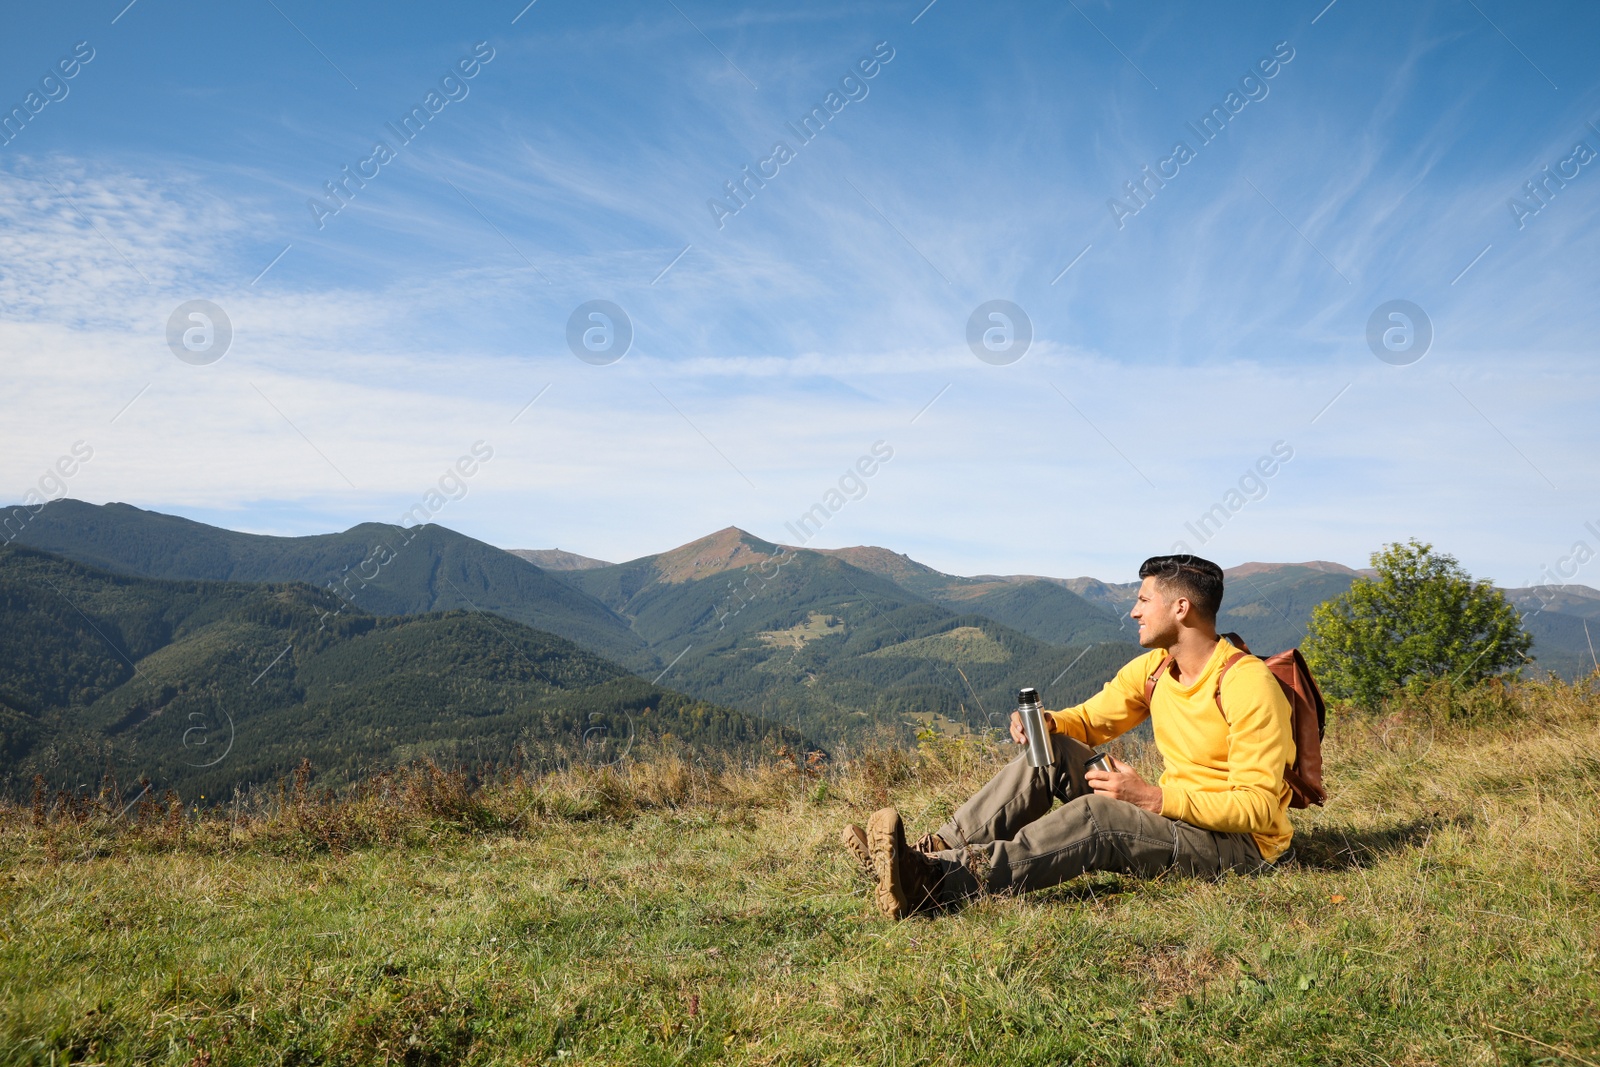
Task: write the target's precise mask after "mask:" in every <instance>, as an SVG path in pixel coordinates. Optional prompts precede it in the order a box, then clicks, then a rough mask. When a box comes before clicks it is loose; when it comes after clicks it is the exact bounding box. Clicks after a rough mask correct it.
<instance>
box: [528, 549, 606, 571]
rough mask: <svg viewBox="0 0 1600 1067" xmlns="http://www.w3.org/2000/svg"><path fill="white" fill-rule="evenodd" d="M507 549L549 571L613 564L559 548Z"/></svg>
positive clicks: (586, 568)
mask: <svg viewBox="0 0 1600 1067" xmlns="http://www.w3.org/2000/svg"><path fill="white" fill-rule="evenodd" d="M506 551H507V552H509V553H511V554H512V555H513V556H516V557H517V558H518V559H525V560H527V561H528V562H529V563H532V564H533V565H534V566H535V567H540V568H542V569H544V570H547V571H585V570H589V569H591V568H594V567H609V566H611V564H610V563H608V562H606V561H605V560H603V559H590V558H589V557H588V556H580V555H578V554H577V553H576V552H564V551H562V550H561V549H559V548H508V549H506Z"/></svg>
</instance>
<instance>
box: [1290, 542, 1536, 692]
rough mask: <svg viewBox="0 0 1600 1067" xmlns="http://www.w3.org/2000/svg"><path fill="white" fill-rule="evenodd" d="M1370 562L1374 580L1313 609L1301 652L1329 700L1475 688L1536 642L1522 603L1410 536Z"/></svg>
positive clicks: (1519, 660)
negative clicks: (1441, 685)
mask: <svg viewBox="0 0 1600 1067" xmlns="http://www.w3.org/2000/svg"><path fill="white" fill-rule="evenodd" d="M1371 560H1372V566H1373V567H1374V568H1375V569H1376V570H1377V572H1378V576H1377V577H1376V578H1357V579H1356V580H1355V582H1354V584H1352V585H1351V586H1350V589H1349V590H1348V591H1347V592H1345V593H1344V594H1343V595H1341V596H1337V597H1335V598H1334V599H1332V600H1329V601H1325V602H1324V603H1322V604H1319V605H1317V607H1316V608H1315V610H1313V611H1312V613H1311V625H1310V627H1309V628H1308V630H1307V635H1306V642H1305V645H1304V647H1303V649H1302V651H1303V652H1304V654H1305V657H1306V662H1307V663H1308V664H1309V665H1310V667H1311V670H1312V671H1313V672H1314V673H1315V674H1316V676H1317V682H1318V684H1319V685H1321V687H1322V689H1323V690H1324V692H1326V693H1327V695H1328V696H1330V697H1334V698H1337V699H1343V700H1349V701H1351V702H1353V703H1355V704H1356V705H1358V706H1359V707H1362V708H1366V709H1368V710H1376V709H1377V708H1378V707H1379V706H1380V705H1381V704H1382V702H1383V699H1384V697H1387V696H1389V695H1390V694H1392V693H1393V692H1394V691H1395V690H1396V689H1399V688H1402V687H1407V688H1416V687H1420V686H1422V685H1426V684H1427V683H1428V682H1431V681H1434V680H1436V679H1440V678H1449V679H1451V680H1452V681H1455V682H1462V683H1465V684H1467V685H1471V684H1473V683H1474V682H1479V681H1482V680H1483V679H1485V678H1490V677H1493V676H1494V675H1497V674H1500V673H1502V672H1504V671H1507V670H1511V671H1513V672H1514V671H1515V670H1516V669H1517V668H1518V667H1520V666H1521V665H1522V664H1523V663H1524V662H1525V661H1526V659H1527V651H1528V648H1529V646H1530V645H1531V644H1532V643H1533V639H1532V638H1531V637H1529V636H1528V634H1527V633H1526V632H1525V631H1524V630H1523V629H1522V620H1521V618H1520V617H1519V616H1518V614H1517V610H1516V608H1514V607H1512V605H1511V604H1510V603H1509V602H1507V600H1506V598H1505V596H1504V595H1503V594H1502V593H1501V592H1500V591H1499V590H1498V589H1496V588H1494V586H1493V585H1492V584H1491V583H1490V582H1489V581H1488V580H1483V581H1473V580H1472V576H1471V575H1469V574H1468V573H1467V572H1466V571H1465V570H1463V569H1462V568H1461V565H1460V564H1459V563H1458V562H1456V559H1455V557H1454V556H1450V555H1446V554H1444V553H1442V552H1441V553H1438V554H1435V553H1434V551H1433V546H1432V545H1425V544H1421V543H1420V542H1418V541H1416V540H1412V541H1410V542H1409V543H1407V544H1403V545H1402V544H1399V543H1398V542H1396V543H1394V544H1389V545H1385V546H1384V547H1383V548H1382V549H1381V550H1379V551H1377V552H1374V553H1373V554H1372V556H1371Z"/></svg>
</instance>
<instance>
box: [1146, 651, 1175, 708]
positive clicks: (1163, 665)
mask: <svg viewBox="0 0 1600 1067" xmlns="http://www.w3.org/2000/svg"><path fill="white" fill-rule="evenodd" d="M1171 665H1172V653H1170V652H1167V653H1165V654H1163V655H1162V657H1161V662H1160V663H1158V664H1156V669H1155V670H1153V671H1151V672H1150V677H1148V678H1146V679H1145V680H1144V704H1145V707H1147V708H1148V707H1149V706H1150V701H1151V700H1153V699H1155V695H1156V683H1157V682H1159V681H1161V676H1162V675H1163V674H1165V673H1166V671H1167V668H1168V667H1170V666H1171Z"/></svg>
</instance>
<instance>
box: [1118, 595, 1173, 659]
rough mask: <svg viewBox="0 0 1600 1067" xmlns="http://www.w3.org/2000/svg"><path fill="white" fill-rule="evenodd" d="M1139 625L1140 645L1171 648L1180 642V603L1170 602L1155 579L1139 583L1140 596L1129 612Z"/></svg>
mask: <svg viewBox="0 0 1600 1067" xmlns="http://www.w3.org/2000/svg"><path fill="white" fill-rule="evenodd" d="M1128 614H1129V615H1130V616H1132V617H1133V620H1134V621H1135V622H1137V623H1138V624H1139V644H1141V645H1143V646H1144V647H1145V648H1171V647H1172V645H1173V643H1174V642H1176V641H1177V640H1178V602H1177V600H1168V599H1167V595H1166V593H1164V592H1163V591H1162V589H1161V587H1160V586H1159V585H1157V584H1156V579H1155V578H1154V577H1151V578H1146V579H1145V580H1144V581H1142V582H1140V583H1139V595H1138V597H1137V598H1136V599H1135V600H1134V602H1133V610H1132V611H1130V612H1128Z"/></svg>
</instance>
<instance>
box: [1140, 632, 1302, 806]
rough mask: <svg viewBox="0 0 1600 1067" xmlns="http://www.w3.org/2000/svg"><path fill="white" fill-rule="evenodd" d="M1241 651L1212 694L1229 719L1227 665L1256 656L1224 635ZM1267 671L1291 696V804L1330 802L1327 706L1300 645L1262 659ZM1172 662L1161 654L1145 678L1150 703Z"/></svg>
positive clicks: (1220, 675) (1232, 636)
mask: <svg viewBox="0 0 1600 1067" xmlns="http://www.w3.org/2000/svg"><path fill="white" fill-rule="evenodd" d="M1221 636H1223V637H1224V638H1226V639H1227V640H1228V642H1229V643H1230V644H1232V645H1233V646H1234V647H1235V648H1237V649H1238V650H1239V651H1238V652H1235V653H1234V654H1233V655H1231V656H1229V657H1228V661H1227V662H1226V663H1224V664H1223V665H1222V670H1220V671H1218V672H1217V689H1216V692H1215V693H1214V694H1213V696H1214V699H1215V700H1216V702H1217V711H1218V712H1220V713H1221V714H1222V717H1223V720H1224V721H1226V720H1227V717H1228V713H1227V712H1225V711H1223V710H1222V679H1223V677H1224V676H1226V675H1227V673H1228V668H1230V667H1232V666H1233V665H1234V664H1235V663H1238V662H1239V661H1240V660H1241V659H1244V657H1246V656H1249V655H1253V653H1252V652H1251V651H1250V646H1248V645H1246V644H1245V643H1244V638H1242V637H1240V636H1239V635H1238V634H1223V635H1221ZM1262 662H1263V663H1265V664H1266V665H1267V670H1269V671H1271V672H1272V676H1273V677H1274V678H1276V679H1277V680H1278V685H1279V686H1280V687H1281V688H1282V689H1283V695H1284V696H1286V697H1288V698H1289V725H1290V729H1291V730H1292V731H1293V733H1294V762H1293V763H1291V764H1290V765H1289V766H1287V767H1285V768H1284V770H1283V780H1284V781H1285V782H1287V783H1288V784H1289V806H1290V807H1291V808H1309V807H1310V806H1311V805H1313V804H1317V805H1321V804H1325V803H1327V800H1328V791H1327V790H1326V789H1324V788H1323V786H1322V731H1323V728H1324V727H1325V726H1326V725H1327V720H1328V709H1327V706H1326V705H1325V704H1323V702H1322V692H1321V691H1320V690H1319V689H1318V688H1317V681H1316V679H1315V678H1313V677H1311V668H1309V667H1307V666H1306V660H1305V657H1304V656H1302V655H1300V650H1299V649H1298V648H1291V649H1289V650H1288V651H1286V652H1279V653H1278V654H1277V655H1275V656H1268V657H1267V658H1266V659H1264V660H1262ZM1171 665H1172V654H1171V653H1168V654H1167V655H1165V656H1162V657H1161V662H1160V664H1158V665H1157V666H1156V669H1155V670H1154V671H1152V672H1151V674H1150V677H1149V678H1148V679H1147V680H1146V681H1145V686H1144V699H1145V703H1146V704H1148V703H1150V699H1151V697H1153V696H1155V692H1156V683H1157V682H1158V681H1160V680H1161V675H1162V673H1163V672H1165V671H1166V670H1167V669H1168V668H1169V667H1170V666H1171Z"/></svg>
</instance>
